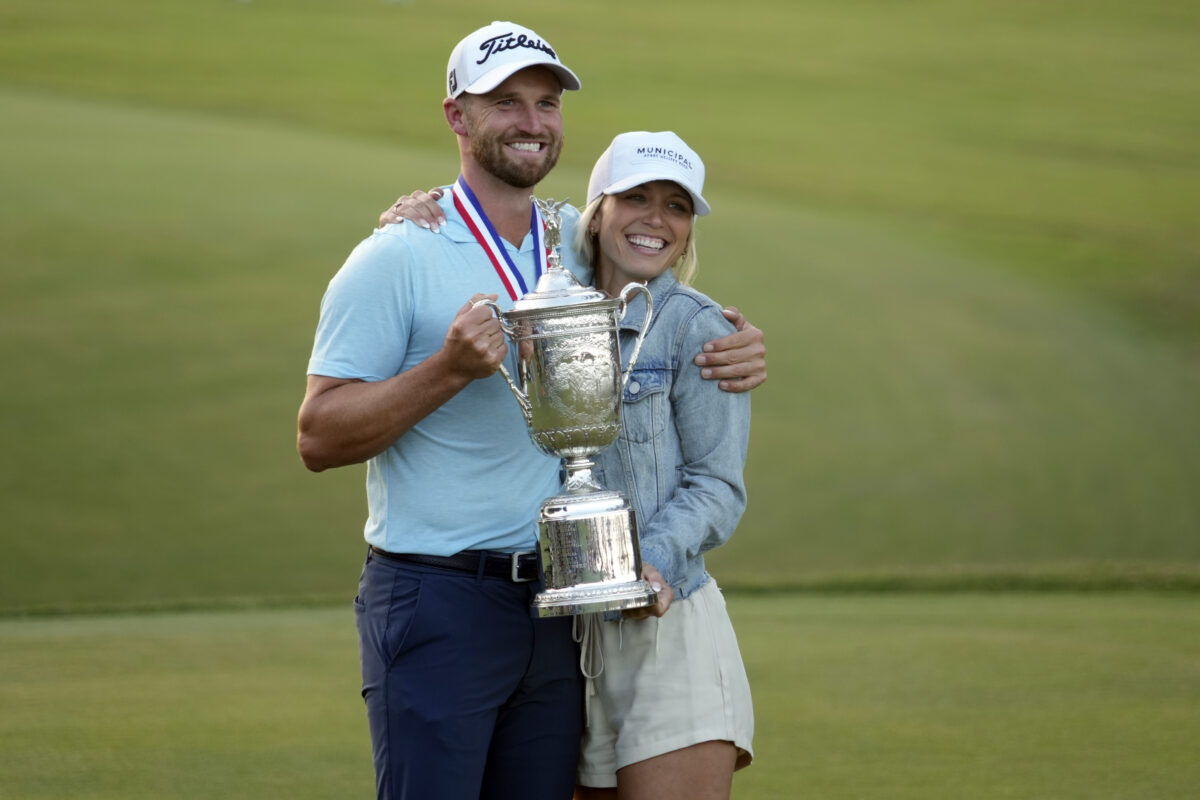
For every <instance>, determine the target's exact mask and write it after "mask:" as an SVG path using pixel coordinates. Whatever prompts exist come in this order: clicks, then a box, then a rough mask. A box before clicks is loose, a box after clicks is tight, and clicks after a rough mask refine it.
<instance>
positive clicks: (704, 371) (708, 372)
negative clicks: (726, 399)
mask: <svg viewBox="0 0 1200 800" xmlns="http://www.w3.org/2000/svg"><path fill="white" fill-rule="evenodd" d="M712 375H713V373H712V370H711V369H702V370H700V377H701V378H711V377H712Z"/></svg>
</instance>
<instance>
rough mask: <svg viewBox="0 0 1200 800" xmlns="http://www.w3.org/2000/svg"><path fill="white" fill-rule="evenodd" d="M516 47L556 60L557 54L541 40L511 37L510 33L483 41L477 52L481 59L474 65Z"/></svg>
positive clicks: (523, 36) (521, 36)
mask: <svg viewBox="0 0 1200 800" xmlns="http://www.w3.org/2000/svg"><path fill="white" fill-rule="evenodd" d="M518 47H525V48H528V49H530V50H541V51H542V52H543V53H545V54H547V55H548V56H550V57H551V58H553V59H554V60H555V61H557V60H558V54H557V53H555V52H554V50H552V49H551V48H550V45H548V44H546V43H545V42H543V41H542V40H541V39H531V38H530V37H528V36H526V35H525V34H523V33H522V34H520V35H519V36H513V35H512V31H509V32H508V33H502V34H500V35H499V36H493V37H492V38H491V39H485V40H484V41H483V42H482V43H480V45H479V52H481V53H483V58H481V59H479V60H478V61H476V62H475V63H476V64H482V63H483V62H485V61H487V60H488V59H489V58H491V57H492V56H493V55H495V54H497V53H503V52H504V51H505V50H514V49H516V48H518Z"/></svg>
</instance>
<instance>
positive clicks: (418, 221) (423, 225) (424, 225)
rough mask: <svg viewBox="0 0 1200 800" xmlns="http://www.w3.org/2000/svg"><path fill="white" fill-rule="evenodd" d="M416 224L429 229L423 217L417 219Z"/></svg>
mask: <svg viewBox="0 0 1200 800" xmlns="http://www.w3.org/2000/svg"><path fill="white" fill-rule="evenodd" d="M417 224H418V225H420V226H421V227H422V228H425V229H426V230H429V223H428V222H426V221H425V220H423V219H421V220H417Z"/></svg>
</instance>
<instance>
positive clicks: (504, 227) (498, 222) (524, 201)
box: [462, 164, 533, 247]
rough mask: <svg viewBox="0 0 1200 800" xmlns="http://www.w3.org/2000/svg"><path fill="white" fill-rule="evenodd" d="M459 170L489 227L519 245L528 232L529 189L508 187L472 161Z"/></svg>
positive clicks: (530, 209) (531, 189)
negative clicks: (488, 222) (489, 224)
mask: <svg viewBox="0 0 1200 800" xmlns="http://www.w3.org/2000/svg"><path fill="white" fill-rule="evenodd" d="M472 167H474V168H473V169H472ZM462 173H463V178H464V179H465V180H466V182H467V185H468V186H470V187H471V191H472V193H474V195H475V199H476V200H478V201H479V204H480V205H481V206H482V207H483V213H485V214H487V218H488V219H489V220H490V221H491V223H492V227H494V228H495V229H496V232H497V233H499V234H500V236H501V237H502V238H503V239H504V240H505V241H507V242H509V243H511V244H512V245H513V246H515V247H520V246H521V242H523V241H525V236H526V235H527V234H528V233H529V217H530V214H531V213H532V208H533V201H532V200H530V199H529V198H530V196H531V195H532V194H533V188H532V187H529V188H524V189H523V188H520V187H517V186H510V185H508V184H507V183H504V182H503V181H501V180H500V179H498V178H497V177H495V176H494V175H492V174H491V173H490V172H487V171H485V170H483V169H480V168H479V167H478V166H477V165H474V164H470V165H468V164H463V165H462Z"/></svg>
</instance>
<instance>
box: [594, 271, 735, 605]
mask: <svg viewBox="0 0 1200 800" xmlns="http://www.w3.org/2000/svg"><path fill="white" fill-rule="evenodd" d="M649 289H650V294H651V297H652V298H653V300H654V306H653V310H652V313H651V318H652V319H651V324H650V329H649V331H648V332H647V333H646V339H645V341H644V342H643V344H642V351H641V354H640V355H639V357H638V360H637V364H636V365H635V367H634V370H633V373H632V375H631V376H630V378H629V382H628V384H627V385H626V388H625V395H624V402H623V403H622V406H621V434H620V436H619V437H618V439H617V441H616V442H615V443H614V444H612V445H611V446H609V447H608V448H606V449H605V450H603V451H602V452H600V453H599V454H597V456H596V457H595V461H596V470H595V473H596V476H597V478H599V480H600V483H601V484H603V485H604V486H606V487H608V488H610V489H615V490H617V491H620V492H623V493H624V494H625V496H626V497H627V498H628V499H629V502H630V504H631V505H632V506H633V509H634V512H635V513H636V515H637V526H638V539H639V541H640V544H641V551H642V560H643V561H645V562H647V563H650V564H653V565H654V566H655V567H657V568H658V571H659V572H661V573H662V575H663V578H665V579H666V581H667V583H669V584H670V585H671V587H672V588H673V589H674V590H675V596H676V597H677V598H684V597H687V596H688V595H689V594H691V593H692V592H694V591H696V590H697V589H699V588H700V587H701V586H702V585H704V583H705V582H707V581H708V579H709V575H708V573H707V572H706V571H705V568H704V553H705V551H708V550H711V549H712V548H714V547H717V546H719V545H721V544H724V543H725V541H726V540H728V539H729V537H730V536H731V535H733V531H734V528H736V527H737V523H738V520H739V519H740V518H741V516H742V512H743V511H744V510H745V508H746V487H745V483H744V481H743V479H742V470H743V467H744V466H745V463H746V447H747V444H748V442H749V437H750V395H749V394H748V393H741V394H731V393H729V392H723V391H721V390H720V389H719V388H717V384H716V382H715V381H706V380H703V379H702V378H701V377H700V368H699V367H697V366H696V365H695V364H694V363H692V359H693V358H694V357H695V355H696V354H697V353H699V352H701V349H702V348H703V345H704V343H705V342H707V341H711V340H712V339H715V338H718V337H721V336H725V335H726V334H728V333H730V332H731V331H732V330H733V328H732V326H731V325H730V324H729V322H728V320H726V319H725V318H724V317H723V316H722V315H721V307H720V306H719V305H717V304H716V303H714V302H713V301H712V300H710V299H708V298H707V297H705V296H704V295H703V294H701V293H699V292H697V291H695V290H693V289H690V288H688V287H686V286H683V285H682V284H680V283H679V282H678V281H676V280H675V275H674V273H673V272H672V271H671V270H667V271H666V272H664V273H663V274H662V275H660V276H659V277H657V278H655V279H654V280H652V281H651V282H650V283H649ZM645 316H646V301H645V298H644V296H643V295H641V294H637V295H635V296H634V298H633V299H632V300H630V302H629V305H628V310H627V312H626V314H625V318H624V320H622V321H621V324H620V338H621V355H622V358H623V359H624V360H625V362H626V363H628V359H629V356H630V355H631V354H632V353H633V347H634V344H635V342H636V340H637V334H638V331H639V330H640V329H641V326H642V322H643V320H644V319H645Z"/></svg>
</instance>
